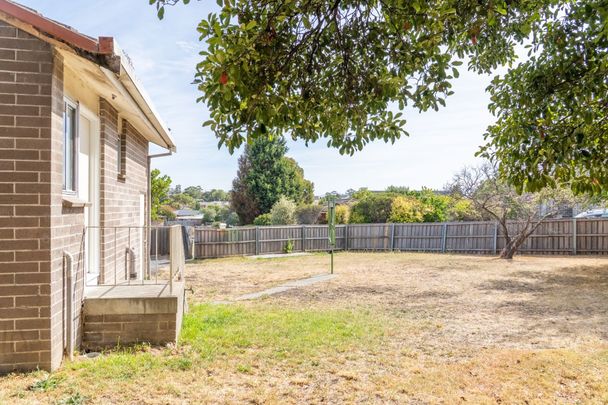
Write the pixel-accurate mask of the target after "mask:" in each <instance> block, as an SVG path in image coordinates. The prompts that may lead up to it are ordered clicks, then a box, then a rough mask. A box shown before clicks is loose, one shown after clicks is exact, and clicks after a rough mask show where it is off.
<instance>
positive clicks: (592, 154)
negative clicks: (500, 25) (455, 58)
mask: <svg viewBox="0 0 608 405" xmlns="http://www.w3.org/2000/svg"><path fill="white" fill-rule="evenodd" d="M607 11H608V10H607V6H606V4H605V3H602V2H596V1H583V2H578V3H576V4H572V5H569V6H565V5H562V6H560V7H558V8H557V9H555V10H552V12H551V13H547V14H545V15H544V16H543V18H542V19H541V20H540V21H539V22H538V23H536V24H535V25H534V31H535V38H537V42H536V43H534V44H533V46H532V47H531V48H530V49H531V52H532V57H531V58H530V59H529V60H528V61H526V62H523V63H521V64H520V65H518V66H516V67H515V68H513V69H510V70H509V72H508V73H507V74H506V75H505V76H504V77H501V78H496V79H495V80H494V81H493V82H492V85H491V86H490V87H489V89H488V91H489V92H490V95H491V100H492V104H491V105H490V110H491V111H492V112H493V113H494V114H495V115H496V117H497V122H496V123H495V124H494V125H492V126H490V127H489V128H488V131H487V133H486V135H485V137H486V140H487V144H486V145H485V146H484V147H483V148H482V149H481V151H480V154H481V155H483V156H486V157H492V158H494V159H495V160H496V161H497V162H499V163H500V166H499V169H500V173H501V175H503V176H504V177H505V178H506V179H507V180H508V181H509V182H510V183H512V184H514V185H516V186H518V188H520V189H521V190H527V191H537V190H539V189H541V188H542V187H546V186H549V187H554V186H555V185H556V182H558V183H567V184H570V185H571V188H572V190H573V191H575V192H577V193H601V192H603V190H605V189H606V187H607V186H608V165H607V163H608V135H607V134H608V123H607V121H606V113H607V112H608V111H607V109H608V85H607V83H606V79H605V78H606V76H607V74H608V58H607V54H606V51H607V49H608V41H607V40H606V38H605V37H604V36H603V35H602V34H601V33H602V32H603V31H602V30H603V27H604V26H605V17H603V16H606V13H607ZM556 16H558V17H556Z"/></svg>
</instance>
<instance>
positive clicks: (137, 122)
mask: <svg viewBox="0 0 608 405" xmlns="http://www.w3.org/2000/svg"><path fill="white" fill-rule="evenodd" d="M150 143H154V144H156V145H159V146H161V147H163V148H165V149H167V150H169V151H174V150H175V146H174V143H173V141H172V139H171V137H170V135H169V133H168V130H167V129H166V128H165V126H164V125H163V123H162V121H161V120H160V118H159V117H158V115H157V114H156V113H155V111H154V108H153V107H152V105H151V103H150V101H149V99H148V98H147V96H146V95H145V92H144V91H143V89H142V87H141V86H140V85H139V84H138V82H137V80H136V79H135V76H134V74H133V70H132V67H131V66H130V63H129V59H128V57H126V55H125V54H124V53H123V52H122V51H121V50H120V48H119V47H118V46H117V44H116V42H115V41H114V40H113V38H110V37H100V38H98V39H95V38H91V37H89V36H86V35H83V34H81V33H79V32H77V31H75V30H73V29H72V28H70V27H67V26H65V25H63V24H61V23H58V22H56V21H53V20H50V19H48V18H45V17H43V16H41V15H40V14H38V13H37V12H36V11H34V10H31V9H29V8H26V7H23V6H21V5H18V4H16V3H14V2H12V1H8V0H0V373H1V372H9V371H12V370H31V369H36V368H42V369H48V370H52V369H55V368H57V367H58V366H59V365H60V364H61V362H62V359H63V356H64V354H65V353H66V350H67V349H69V348H70V347H69V346H70V345H74V344H75V345H78V344H79V342H80V340H82V335H83V332H82V329H83V320H82V319H81V318H84V317H83V316H81V315H82V310H81V308H82V306H83V300H84V296H85V292H84V291H85V280H88V281H90V282H92V283H93V284H97V283H98V284H100V285H101V284H104V281H108V280H109V279H110V278H112V277H113V278H114V280H113V281H114V283H116V282H117V277H118V278H119V279H120V280H125V279H127V278H129V279H131V278H134V279H142V280H143V272H144V271H145V269H146V266H147V265H149V264H148V263H147V261H148V255H147V254H145V252H146V253H147V250H146V249H148V248H147V239H148V238H149V235H148V233H147V232H146V229H147V228H146V226H147V225H149V222H148V218H149V216H148V214H149V208H148V202H149V197H148V193H149V166H150V158H151V156H150V155H149V152H148V146H149V144H150ZM127 226H133V227H134V228H133V229H131V228H129V229H128V230H127V228H125V227H127ZM112 227H113V228H112ZM87 229H89V230H90V231H88V232H87ZM104 229H106V230H105V231H104ZM108 229H112V230H110V231H108ZM127 241H128V242H127ZM116 246H120V247H122V246H127V252H126V253H125V252H124V251H121V252H120V254H117V253H116ZM121 249H122V248H121ZM125 255H127V256H128V260H125V257H127V256H125ZM117 269H118V270H117ZM134 273H135V274H134ZM120 280H119V281H120ZM91 314H92V315H91V318H90V319H91V321H92V322H93V324H96V323H95V322H97V321H99V322H101V321H103V320H104V319H106V318H104V316H103V315H102V314H101V315H100V313H99V312H95V311H94V310H93V311H91ZM130 314H131V315H120V316H122V318H120V316H118V315H117V317H118V318H120V319H123V320H125V319H130V318H129V316H131V317H132V318H138V317H139V316H140V315H138V313H137V312H133V313H130ZM161 318H162V317H161ZM161 318H159V317H158V316H157V315H155V318H154V319H161ZM150 319H152V318H150ZM100 324H101V323H97V325H98V326H99V325H100ZM165 324H167V325H168V324H169V323H167V322H165ZM140 326H141V325H140ZM121 328H123V329H124V328H125V326H124V325H123V326H121ZM119 331H120V329H119ZM118 334H120V332H119V333H118ZM66 336H69V337H66ZM91 336H97V335H96V334H93V333H92V334H91ZM118 338H120V336H118ZM72 339H74V341H72Z"/></svg>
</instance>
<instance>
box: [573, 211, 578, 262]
mask: <svg viewBox="0 0 608 405" xmlns="http://www.w3.org/2000/svg"><path fill="white" fill-rule="evenodd" d="M576 239H577V236H576V218H572V254H573V255H575V256H576V248H577V246H576Z"/></svg>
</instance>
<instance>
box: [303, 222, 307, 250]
mask: <svg viewBox="0 0 608 405" xmlns="http://www.w3.org/2000/svg"><path fill="white" fill-rule="evenodd" d="M302 252H306V225H302Z"/></svg>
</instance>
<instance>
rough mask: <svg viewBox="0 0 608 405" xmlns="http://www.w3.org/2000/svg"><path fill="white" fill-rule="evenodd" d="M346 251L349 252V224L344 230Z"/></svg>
mask: <svg viewBox="0 0 608 405" xmlns="http://www.w3.org/2000/svg"><path fill="white" fill-rule="evenodd" d="M344 250H348V224H346V228H344Z"/></svg>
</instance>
